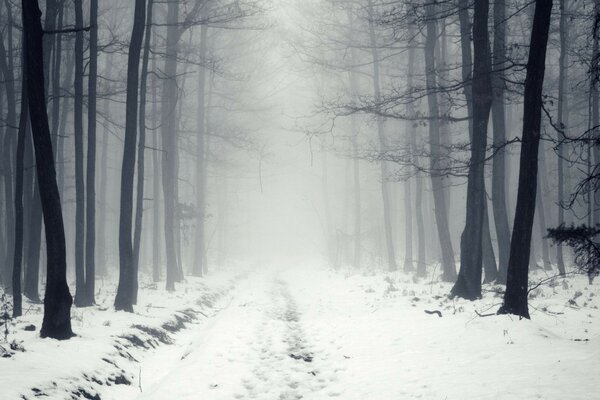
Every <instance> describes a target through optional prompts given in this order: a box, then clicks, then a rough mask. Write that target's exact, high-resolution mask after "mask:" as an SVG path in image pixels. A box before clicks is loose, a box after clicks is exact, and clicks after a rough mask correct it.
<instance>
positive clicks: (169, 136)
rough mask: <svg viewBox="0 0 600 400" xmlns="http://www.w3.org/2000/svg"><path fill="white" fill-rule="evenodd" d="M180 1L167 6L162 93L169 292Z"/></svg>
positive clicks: (170, 282)
mask: <svg viewBox="0 0 600 400" xmlns="http://www.w3.org/2000/svg"><path fill="white" fill-rule="evenodd" d="M178 17H179V3H178V2H169V3H168V5H167V24H168V26H167V42H166V46H167V48H166V54H165V67H164V74H165V76H164V79H163V93H162V98H163V102H162V108H163V109H162V112H161V120H162V121H161V128H162V141H163V159H162V181H163V182H162V183H163V198H164V207H165V219H164V221H165V222H164V230H165V248H166V257H167V282H166V288H167V290H169V291H172V290H175V281H176V280H177V253H176V250H175V245H176V242H175V228H176V220H177V216H176V213H177V206H178V204H177V203H178V200H177V198H176V197H175V195H176V192H175V186H176V185H177V124H176V109H177V53H178V49H177V48H178V44H177V43H178V41H179V30H178V26H177V23H178V20H179V18H178Z"/></svg>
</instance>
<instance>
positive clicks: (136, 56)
mask: <svg viewBox="0 0 600 400" xmlns="http://www.w3.org/2000/svg"><path fill="white" fill-rule="evenodd" d="M133 18H134V19H133V29H132V31H131V42H130V43H129V56H128V59H127V98H126V106H125V107H126V108H125V112H126V115H125V143H124V147H123V164H122V168H121V202H120V216H119V286H118V288H117V295H116V297H115V309H116V310H117V311H118V310H123V311H128V312H133V300H134V299H133V294H134V293H133V290H134V282H135V280H136V277H135V274H136V271H135V268H134V267H135V266H134V260H133V243H132V230H133V229H132V220H133V180H134V175H135V147H136V136H137V135H136V133H137V124H138V119H137V112H138V85H139V64H140V53H141V51H142V41H143V40H144V27H145V25H146V0H135V12H134V17H133Z"/></svg>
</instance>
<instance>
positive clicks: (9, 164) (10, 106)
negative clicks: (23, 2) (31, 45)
mask: <svg viewBox="0 0 600 400" xmlns="http://www.w3.org/2000/svg"><path fill="white" fill-rule="evenodd" d="M7 16H8V21H9V24H8V28H7V43H8V49H7V48H5V47H4V38H3V37H2V36H3V35H2V32H0V71H2V76H3V78H4V85H5V88H6V107H7V115H6V128H5V130H4V138H3V155H2V159H3V160H2V163H3V164H2V169H3V170H4V171H3V172H4V198H5V199H6V226H8V227H11V228H12V227H14V226H15V211H14V207H13V199H14V196H13V179H12V176H13V160H14V158H13V154H14V153H15V145H14V143H15V140H14V138H15V137H16V136H17V130H16V129H15V126H16V125H17V110H16V105H17V101H16V96H15V77H14V72H13V71H14V70H13V61H12V57H13V56H12V53H13V46H12V13H11V9H10V6H9V5H7ZM7 232H10V231H8V230H7ZM6 240H7V243H6V248H7V249H11V250H12V249H14V247H15V242H14V240H15V239H14V236H13V235H12V234H7V235H6ZM7 255H8V252H7ZM11 265H12V260H8V259H7V260H3V267H2V268H0V274H1V275H2V277H3V281H4V282H6V283H8V281H9V280H10V278H9V277H10V276H11V270H10V266H11ZM7 286H8V284H7Z"/></svg>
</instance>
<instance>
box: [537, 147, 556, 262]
mask: <svg viewBox="0 0 600 400" xmlns="http://www.w3.org/2000/svg"><path fill="white" fill-rule="evenodd" d="M539 153H540V155H539V160H540V163H539V169H540V179H539V183H538V185H537V195H536V196H537V197H536V207H537V215H538V224H539V225H538V226H539V228H540V239H541V242H542V263H543V265H544V269H545V270H546V271H550V270H552V264H551V263H550V250H549V248H548V247H549V246H548V239H547V238H546V236H547V232H548V231H547V227H548V225H547V224H546V215H547V213H546V201H545V199H544V193H543V192H542V188H543V187H546V186H547V185H546V184H545V183H546V173H547V170H546V157H545V149H544V143H540V152H539Z"/></svg>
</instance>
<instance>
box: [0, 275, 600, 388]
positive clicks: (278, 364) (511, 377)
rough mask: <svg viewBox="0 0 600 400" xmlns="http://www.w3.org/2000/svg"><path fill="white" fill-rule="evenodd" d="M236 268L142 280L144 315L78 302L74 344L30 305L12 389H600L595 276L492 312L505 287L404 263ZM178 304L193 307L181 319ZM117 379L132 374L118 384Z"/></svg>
mask: <svg viewBox="0 0 600 400" xmlns="http://www.w3.org/2000/svg"><path fill="white" fill-rule="evenodd" d="M235 276H237V278H234V274H233V273H230V274H220V275H218V276H215V277H209V278H207V279H205V280H191V281H190V282H188V283H187V284H186V285H184V287H183V288H182V290H180V291H179V292H176V293H173V294H166V293H165V292H164V291H162V288H161V289H160V290H150V289H144V298H143V299H142V301H140V303H141V305H140V306H138V308H137V310H138V311H137V313H136V314H135V315H133V316H131V315H129V314H125V313H114V312H113V311H111V310H110V309H108V310H103V309H102V308H96V309H86V310H77V309H75V310H74V316H75V321H74V329H75V330H76V331H77V333H78V334H79V335H80V336H79V337H77V338H75V339H73V340H70V341H66V342H56V341H52V340H42V339H39V338H37V333H36V332H24V331H22V329H21V327H22V326H23V325H24V324H27V323H32V322H33V323H34V324H37V323H39V315H38V314H36V313H30V314H28V315H26V316H25V317H23V318H22V319H20V320H19V322H18V323H17V325H16V326H15V327H14V328H13V330H16V331H17V332H18V333H17V334H16V335H15V336H16V337H18V340H23V346H24V348H25V352H24V353H20V352H17V353H15V354H14V356H13V357H11V358H8V359H2V360H0V383H1V384H2V392H1V393H0V398H1V399H5V398H6V399H13V398H15V399H18V398H19V396H20V395H22V394H25V395H26V396H27V398H33V397H34V394H35V393H34V391H32V389H33V388H35V389H38V390H40V391H42V392H43V393H46V394H48V395H49V397H50V398H56V399H63V398H71V397H74V398H78V397H79V398H86V396H88V397H87V398H101V399H103V400H104V399H119V400H129V399H138V400H160V399H178V400H187V399H211V400H212V399H215V400H217V399H265V400H266V399H301V398H302V399H328V398H340V399H374V400H387V399H413V398H415V399H416V398H421V399H448V400H451V399H461V400H462V399H466V398H470V399H511V400H512V399H561V400H562V399H594V398H600V395H599V394H598V393H600V392H598V390H597V388H596V384H595V375H596V373H597V371H599V370H600V346H599V345H598V344H599V339H600V327H599V325H598V322H597V321H598V318H599V317H600V311H599V308H598V306H600V300H598V290H597V288H598V284H596V285H591V286H590V285H588V284H587V278H586V277H584V276H570V277H568V278H560V279H557V280H555V281H553V283H552V284H546V285H543V286H540V287H539V288H537V289H535V290H533V291H532V294H531V299H530V304H531V314H532V320H531V321H528V320H519V319H518V318H515V317H511V316H496V315H491V316H485V315H487V314H491V313H494V312H495V311H496V310H497V308H498V307H499V305H500V302H501V295H500V294H498V293H497V290H500V289H501V287H500V286H498V287H494V286H486V294H485V296H484V298H483V299H482V300H480V301H476V302H468V301H464V300H450V299H448V298H447V296H446V295H447V293H448V292H449V289H450V286H449V285H448V284H445V283H440V282H430V281H421V282H415V281H414V280H413V279H412V278H410V277H408V276H406V275H403V274H400V273H399V274H383V273H360V272H353V271H345V272H338V273H335V272H333V271H327V270H323V269H316V268H308V267H307V268H303V269H297V268H296V269H265V270H263V271H257V272H253V273H251V274H248V275H247V276H244V277H243V278H240V277H239V274H238V275H235ZM544 278H545V275H544V273H543V272H542V271H537V272H535V273H534V274H533V275H532V277H531V280H532V281H533V282H536V281H539V280H541V279H544ZM102 304H106V303H102ZM163 307H164V308H163ZM176 309H188V313H189V314H190V315H191V316H193V318H195V319H194V320H193V321H190V322H188V323H187V328H188V329H182V330H180V331H178V332H170V331H169V330H165V329H164V323H165V321H167V320H171V321H172V322H173V323H174V322H176V321H173V313H174V310H176ZM190 310H194V312H195V313H192V311H190ZM425 310H428V311H435V310H437V311H440V312H441V315H442V316H441V317H439V316H438V315H437V314H435V313H434V314H428V313H425ZM178 315H185V314H178ZM480 315H484V316H480ZM189 318H190V319H191V318H192V317H189ZM106 321H109V322H106ZM132 325H141V326H144V327H153V328H155V330H154V331H151V330H149V329H147V328H144V329H142V330H140V328H139V326H138V327H137V328H135V327H132ZM161 326H163V328H161ZM159 332H162V333H166V334H168V336H167V337H163V339H164V340H163V341H164V342H167V343H160V341H161V340H160V338H161V337H162V336H161V335H160V334H158V333H159ZM127 335H136V337H138V338H140V339H142V344H143V343H144V341H146V342H145V343H146V344H147V345H146V347H149V348H150V349H149V350H146V349H144V348H143V347H139V346H141V344H140V343H137V345H136V344H134V342H136V341H135V340H132V338H131V336H127ZM120 336H121V337H120ZM123 337H129V339H127V338H123ZM115 344H117V348H115ZM152 345H154V346H156V348H151V346H152ZM3 346H4V345H3ZM103 358H104V360H103ZM133 359H135V360H133ZM84 374H85V376H84ZM119 376H121V377H122V378H125V379H126V380H127V381H128V382H129V384H115V380H117V378H118V377H119ZM95 381H97V382H95ZM53 382H54V383H55V385H54V384H53ZM117 383H123V382H117ZM81 390H83V392H82V391H81ZM84 392H85V393H84ZM77 393H78V394H77ZM95 395H98V396H99V397H94V396H95Z"/></svg>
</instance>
